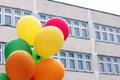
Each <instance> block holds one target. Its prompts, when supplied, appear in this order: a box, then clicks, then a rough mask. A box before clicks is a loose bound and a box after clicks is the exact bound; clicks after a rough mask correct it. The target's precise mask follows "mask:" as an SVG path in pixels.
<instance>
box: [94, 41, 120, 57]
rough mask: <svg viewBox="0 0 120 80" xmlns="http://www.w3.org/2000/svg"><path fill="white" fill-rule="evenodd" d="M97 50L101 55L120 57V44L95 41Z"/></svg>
mask: <svg viewBox="0 0 120 80" xmlns="http://www.w3.org/2000/svg"><path fill="white" fill-rule="evenodd" d="M95 52H96V53H98V54H101V55H108V56H117V57H120V45H116V44H110V43H103V42H95Z"/></svg>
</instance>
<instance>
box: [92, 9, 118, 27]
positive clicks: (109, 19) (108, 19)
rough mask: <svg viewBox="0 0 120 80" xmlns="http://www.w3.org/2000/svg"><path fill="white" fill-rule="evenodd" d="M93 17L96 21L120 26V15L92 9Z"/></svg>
mask: <svg viewBox="0 0 120 80" xmlns="http://www.w3.org/2000/svg"><path fill="white" fill-rule="evenodd" d="M91 18H92V20H93V22H94V23H99V24H104V25H108V26H113V27H119V28H120V16H115V15H110V14H105V13H102V12H98V11H91Z"/></svg>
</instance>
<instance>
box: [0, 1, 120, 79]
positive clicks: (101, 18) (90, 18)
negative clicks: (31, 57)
mask: <svg viewBox="0 0 120 80" xmlns="http://www.w3.org/2000/svg"><path fill="white" fill-rule="evenodd" d="M0 6H5V7H10V8H15V9H22V10H27V11H31V12H32V15H33V16H35V17H37V18H38V19H39V14H40V13H43V14H49V15H54V16H59V17H63V18H69V19H71V20H79V21H84V22H87V23H88V35H89V38H87V39H84V38H81V37H75V36H69V37H68V39H67V40H66V41H65V43H64V45H63V47H62V50H66V51H73V52H84V53H90V54H91V55H92V72H84V71H74V70H66V71H65V76H64V79H63V80H88V79H90V80H120V72H119V74H117V75H115V74H106V73H100V71H99V63H98V55H103V56H110V57H118V58H120V44H116V43H110V42H104V41H98V40H96V36H95V29H94V24H101V25H105V26H112V27H113V28H117V29H119V28H120V16H119V15H115V14H111V13H106V12H102V11H97V10H92V9H88V8H83V7H78V6H74V5H69V4H65V3H61V2H56V1H52V0H51V1H50V0H0ZM16 37H17V35H16V29H15V27H14V28H13V27H10V26H5V25H0V42H8V41H9V40H11V39H13V38H16ZM118 69H119V71H120V60H119V68H118ZM0 71H3V72H5V66H4V64H0Z"/></svg>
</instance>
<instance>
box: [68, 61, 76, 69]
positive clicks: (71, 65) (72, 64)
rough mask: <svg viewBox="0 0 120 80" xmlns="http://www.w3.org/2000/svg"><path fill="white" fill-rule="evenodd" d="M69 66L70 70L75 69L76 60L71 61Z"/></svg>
mask: <svg viewBox="0 0 120 80" xmlns="http://www.w3.org/2000/svg"><path fill="white" fill-rule="evenodd" d="M69 64H70V69H75V60H72V59H70V60H69Z"/></svg>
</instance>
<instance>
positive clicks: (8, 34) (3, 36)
mask: <svg viewBox="0 0 120 80" xmlns="http://www.w3.org/2000/svg"><path fill="white" fill-rule="evenodd" d="M16 37H17V34H16V29H15V28H11V27H6V26H3V27H2V26H0V41H1V42H8V41H9V40H11V39H14V38H16Z"/></svg>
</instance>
